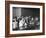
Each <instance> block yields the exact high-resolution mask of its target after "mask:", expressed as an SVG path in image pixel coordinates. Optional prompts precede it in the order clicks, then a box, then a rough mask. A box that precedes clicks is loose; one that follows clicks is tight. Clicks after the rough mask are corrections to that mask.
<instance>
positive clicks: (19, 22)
mask: <svg viewBox="0 0 46 38" xmlns="http://www.w3.org/2000/svg"><path fill="white" fill-rule="evenodd" d="M12 26H13V30H35V29H39V26H40V18H39V17H31V16H18V17H13V20H12Z"/></svg>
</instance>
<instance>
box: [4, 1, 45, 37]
mask: <svg viewBox="0 0 46 38" xmlns="http://www.w3.org/2000/svg"><path fill="white" fill-rule="evenodd" d="M5 8H6V10H5V12H6V13H5V17H6V18H5V23H6V26H5V27H6V28H5V36H6V37H19V36H34V35H44V33H45V29H44V28H45V13H44V9H45V7H44V3H35V2H22V1H21V2H19V1H7V2H6V6H5Z"/></svg>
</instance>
